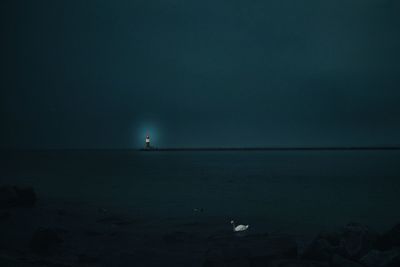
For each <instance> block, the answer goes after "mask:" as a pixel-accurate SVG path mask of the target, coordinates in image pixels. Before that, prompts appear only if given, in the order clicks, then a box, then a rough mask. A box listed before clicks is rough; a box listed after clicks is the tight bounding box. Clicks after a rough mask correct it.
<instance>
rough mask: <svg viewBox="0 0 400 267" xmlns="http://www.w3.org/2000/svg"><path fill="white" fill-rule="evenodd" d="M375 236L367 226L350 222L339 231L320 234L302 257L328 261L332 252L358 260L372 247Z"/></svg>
mask: <svg viewBox="0 0 400 267" xmlns="http://www.w3.org/2000/svg"><path fill="white" fill-rule="evenodd" d="M377 237H378V235H377V234H376V233H374V232H372V231H371V230H370V229H369V228H368V227H367V226H364V225H361V224H356V223H351V224H348V225H346V226H345V227H343V228H342V229H341V231H339V232H333V233H323V234H320V235H319V236H318V237H317V238H316V239H315V240H314V241H313V242H312V243H311V244H310V245H309V247H307V248H306V249H305V251H304V253H303V255H302V258H304V259H310V260H328V261H330V260H331V259H332V256H333V255H334V254H339V255H341V256H343V257H345V258H348V259H352V260H358V259H359V258H360V257H362V256H363V255H365V254H366V253H367V252H368V251H370V250H371V249H372V248H373V246H374V244H375V242H376V240H377Z"/></svg>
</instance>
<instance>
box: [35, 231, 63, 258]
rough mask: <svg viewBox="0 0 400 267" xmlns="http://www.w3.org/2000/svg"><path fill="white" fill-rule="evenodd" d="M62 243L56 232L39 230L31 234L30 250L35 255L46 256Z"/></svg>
mask: <svg viewBox="0 0 400 267" xmlns="http://www.w3.org/2000/svg"><path fill="white" fill-rule="evenodd" d="M62 242H63V239H62V238H61V237H60V235H59V233H58V231H56V230H53V229H39V230H37V231H36V232H35V233H34V234H33V237H32V239H31V242H30V248H31V250H32V251H33V252H35V253H38V254H48V253H51V252H52V251H53V249H54V248H55V247H57V246H58V245H59V244H60V243H62Z"/></svg>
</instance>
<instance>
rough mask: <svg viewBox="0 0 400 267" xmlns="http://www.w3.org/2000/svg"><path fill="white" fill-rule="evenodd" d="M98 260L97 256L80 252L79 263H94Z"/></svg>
mask: <svg viewBox="0 0 400 267" xmlns="http://www.w3.org/2000/svg"><path fill="white" fill-rule="evenodd" d="M97 262H98V258H97V257H93V256H88V255H86V254H79V255H78V263H80V264H94V263H97Z"/></svg>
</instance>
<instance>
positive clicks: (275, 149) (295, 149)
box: [139, 146, 400, 152]
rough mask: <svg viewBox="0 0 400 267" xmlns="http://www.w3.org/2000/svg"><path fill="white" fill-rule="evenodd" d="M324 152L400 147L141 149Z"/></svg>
mask: <svg viewBox="0 0 400 267" xmlns="http://www.w3.org/2000/svg"><path fill="white" fill-rule="evenodd" d="M323 150H340V151H342V150H400V146H399V147H397V146H396V147H394V146H393V147H386V146H379V147H375V146H371V147H356V146H355V147H352V146H349V147H186V148H182V147H166V148H158V147H153V148H141V149H139V151H149V152H150V151H323Z"/></svg>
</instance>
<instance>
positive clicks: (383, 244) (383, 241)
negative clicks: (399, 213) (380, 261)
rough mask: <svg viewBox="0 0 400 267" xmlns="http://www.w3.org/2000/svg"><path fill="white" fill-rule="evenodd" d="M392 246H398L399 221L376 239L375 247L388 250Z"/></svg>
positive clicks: (399, 242) (399, 245) (399, 244)
mask: <svg viewBox="0 0 400 267" xmlns="http://www.w3.org/2000/svg"><path fill="white" fill-rule="evenodd" d="M394 247H400V223H399V224H397V225H396V226H394V227H393V228H392V229H390V230H389V231H388V232H386V233H384V234H383V235H382V236H381V237H380V238H379V239H378V241H377V248H378V249H380V250H389V249H392V248H394Z"/></svg>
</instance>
